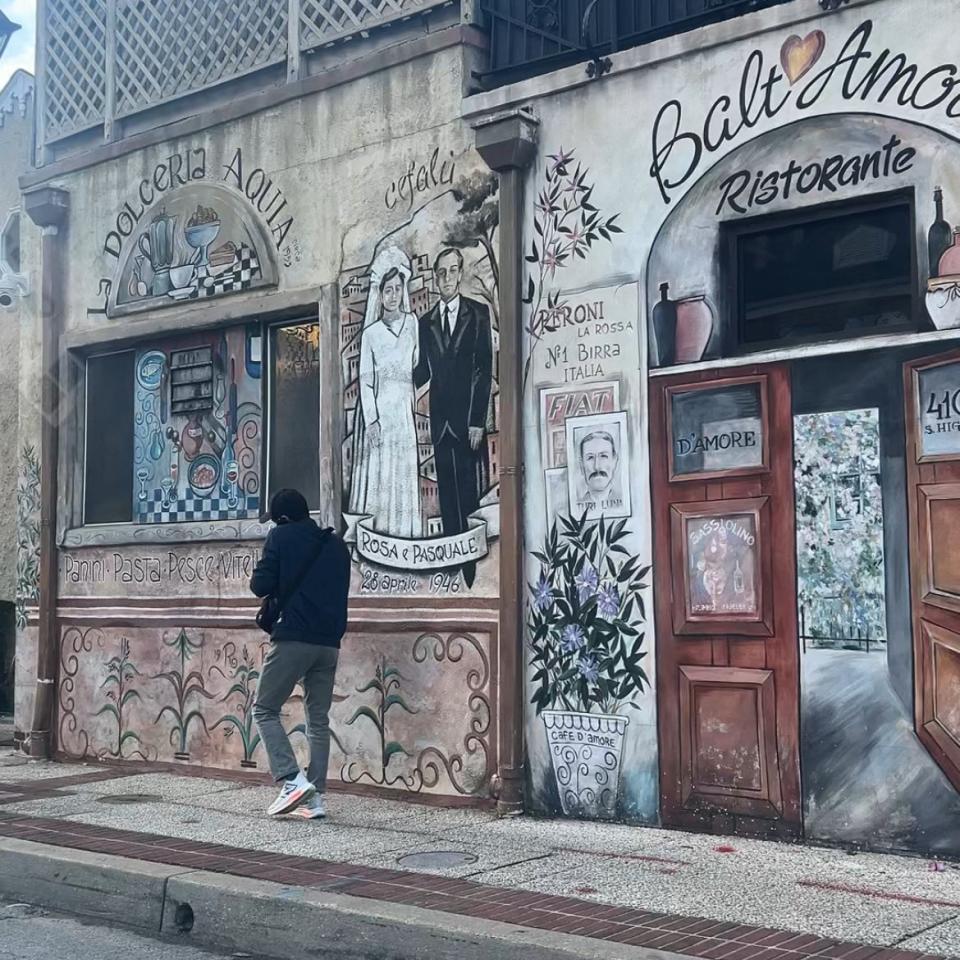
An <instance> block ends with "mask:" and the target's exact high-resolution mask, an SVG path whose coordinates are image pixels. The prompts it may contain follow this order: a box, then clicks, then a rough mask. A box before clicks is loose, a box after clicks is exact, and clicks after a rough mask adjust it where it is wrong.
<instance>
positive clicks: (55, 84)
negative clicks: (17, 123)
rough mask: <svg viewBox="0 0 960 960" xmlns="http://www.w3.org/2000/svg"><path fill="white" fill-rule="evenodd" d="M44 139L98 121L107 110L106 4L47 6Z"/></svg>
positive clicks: (68, 1)
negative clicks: (105, 109) (105, 108)
mask: <svg viewBox="0 0 960 960" xmlns="http://www.w3.org/2000/svg"><path fill="white" fill-rule="evenodd" d="M46 9H47V23H46V28H47V51H46V57H47V60H46V81H45V82H46V110H45V111H44V124H45V127H46V139H47V140H48V141H49V140H55V139H57V138H58V137H63V136H66V135H67V134H69V133H72V132H74V131H75V130H83V129H84V128H86V127H91V126H93V125H94V124H97V123H99V122H100V121H102V120H103V114H104V107H105V106H106V98H107V92H106V20H107V9H106V2H105V0H47V5H46Z"/></svg>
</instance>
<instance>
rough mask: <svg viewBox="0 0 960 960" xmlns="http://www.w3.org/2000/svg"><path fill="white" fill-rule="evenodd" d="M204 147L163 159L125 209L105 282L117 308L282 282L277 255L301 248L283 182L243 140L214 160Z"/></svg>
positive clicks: (105, 295) (111, 309)
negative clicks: (257, 162) (257, 161)
mask: <svg viewBox="0 0 960 960" xmlns="http://www.w3.org/2000/svg"><path fill="white" fill-rule="evenodd" d="M211 159H212V158H209V157H208V156H207V150H206V148H205V147H193V148H187V149H184V150H183V151H182V152H180V153H176V154H173V155H171V156H169V157H166V158H164V159H162V160H160V161H159V162H158V163H157V164H156V165H155V166H154V168H153V170H151V171H150V173H149V175H148V176H145V177H144V178H143V179H142V180H140V182H139V183H135V184H131V188H130V191H129V195H128V197H127V199H126V200H125V202H124V203H123V205H122V206H121V208H120V209H119V210H118V211H117V213H116V215H115V217H114V218H113V222H112V224H111V229H110V230H108V231H107V233H106V236H105V237H104V241H103V247H102V252H103V254H104V256H105V258H106V259H105V262H106V264H107V265H108V266H111V267H112V268H113V269H112V272H111V274H110V275H109V276H103V277H101V278H100V279H99V281H98V297H99V298H100V299H101V300H102V301H103V306H102V307H98V308H95V309H91V310H89V311H88V313H90V314H105V315H107V316H109V317H113V316H123V315H125V314H128V313H131V312H135V311H139V310H147V309H151V308H157V307H165V306H171V305H173V304H178V303H184V302H189V301H196V300H205V299H208V298H210V297H219V296H223V295H224V294H230V293H236V292H241V291H246V290H253V289H256V288H258V287H266V286H275V285H276V284H277V282H278V279H279V277H278V255H280V256H282V258H283V260H284V263H285V264H287V265H289V264H290V263H292V262H293V261H294V260H297V259H299V258H300V256H301V248H300V242H299V240H298V239H297V238H296V237H289V238H288V235H289V233H290V231H291V229H292V227H293V225H294V217H293V215H292V214H291V211H290V207H289V205H288V201H287V198H286V196H285V195H284V192H283V190H282V188H281V187H280V186H279V185H278V184H276V183H275V182H274V179H273V178H272V177H271V176H269V175H268V174H267V173H266V172H265V171H264V170H263V169H262V168H260V167H257V166H254V165H251V163H250V161H249V160H248V159H246V158H245V157H244V154H243V151H242V150H241V149H240V148H236V149H235V150H233V151H232V152H231V153H230V154H229V155H228V156H225V157H224V158H223V160H222V162H220V163H212V162H211Z"/></svg>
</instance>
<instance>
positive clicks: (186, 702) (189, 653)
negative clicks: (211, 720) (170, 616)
mask: <svg viewBox="0 0 960 960" xmlns="http://www.w3.org/2000/svg"><path fill="white" fill-rule="evenodd" d="M163 645H164V646H165V647H170V648H171V649H173V650H174V651H175V652H176V654H177V658H178V659H179V661H180V667H179V669H173V670H164V671H163V672H161V673H158V674H156V675H155V676H154V678H153V679H154V680H166V681H167V683H169V684H170V686H171V688H172V689H173V694H174V696H175V697H176V702H175V703H168V704H166V705H165V706H164V707H163V708H162V709H161V710H160V712H159V713H158V714H157V719H156V720H154V723H159V722H160V721H161V720H162V719H163V717H164V716H166V715H167V714H169V715H170V717H171V718H172V719H173V726H172V727H171V729H170V745H171V746H172V747H173V748H174V751H175V752H174V757H175V758H176V759H177V760H189V759H190V753H189V752H188V750H187V741H188V739H189V734H190V727H191V726H192V724H194V723H195V722H197V721H199V722H200V725H201V726H202V727H203V730H204V733H209V731H208V730H207V721H206V720H205V719H204V716H203V711H201V710H199V709H198V708H197V707H196V706H191V703H190V700H191V698H192V697H203V698H205V699H208V700H209V699H210V696H211V695H210V694H209V693H208V692H207V688H206V686H205V685H204V681H203V674H202V673H201V672H200V671H199V670H189V671H188V669H187V664H188V663H189V662H190V661H191V660H192V659H193V657H194V656H195V655H196V654H197V653H199V652H200V650H201V649H202V647H203V641H202V640H201V641H200V642H199V643H197V642H194V641H193V640H191V639H190V637H189V636H188V635H187V631H186V630H185V629H184V628H183V627H181V628H180V631H179V633H177V634H175V635H174V636H165V637H164V638H163Z"/></svg>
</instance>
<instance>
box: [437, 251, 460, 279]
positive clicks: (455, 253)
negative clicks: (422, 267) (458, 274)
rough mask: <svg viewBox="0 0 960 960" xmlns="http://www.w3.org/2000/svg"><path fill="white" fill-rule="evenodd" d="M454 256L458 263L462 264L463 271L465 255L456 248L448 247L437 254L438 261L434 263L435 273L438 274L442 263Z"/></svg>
mask: <svg viewBox="0 0 960 960" xmlns="http://www.w3.org/2000/svg"><path fill="white" fill-rule="evenodd" d="M451 253H452V254H453V255H454V256H455V257H456V258H457V263H458V264H460V269H461V271H462V270H463V254H462V253H461V252H460V251H459V250H458V249H457V248H456V247H447V248H446V249H445V250H441V251H440V252H439V253H438V254H437V259H436V260H434V261H433V272H434V273H436V272H437V267H439V266H440V261H441V260H442V259H443V258H444V257H446V256H449V255H450V254H451Z"/></svg>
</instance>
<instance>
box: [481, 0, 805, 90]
mask: <svg viewBox="0 0 960 960" xmlns="http://www.w3.org/2000/svg"><path fill="white" fill-rule="evenodd" d="M787 2H789V0H479V8H480V10H481V12H482V13H483V15H484V18H485V21H486V23H487V27H488V29H489V32H490V73H489V74H486V75H485V76H484V80H485V82H486V84H487V85H489V86H496V85H498V84H502V83H505V82H508V81H510V80H514V79H519V78H520V77H523V76H530V75H533V74H535V73H540V72H542V71H544V70H548V69H554V68H556V67H559V66H562V65H564V64H568V63H576V62H577V61H582V60H598V59H599V58H600V57H602V56H605V55H606V54H607V53H610V52H613V51H615V50H624V49H626V48H628V47H634V46H638V45H639V44H642V43H648V42H650V41H651V40H656V39H659V38H660V37H664V36H669V35H670V34H674V33H682V32H684V31H686V30H692V29H694V28H695V27H699V26H703V25H704V24H707V23H711V22H714V21H717V20H725V19H729V18H731V17H735V16H739V15H740V14H743V13H746V12H748V11H750V10H756V9H760V8H762V7H772V6H776V5H777V4H780V3H787Z"/></svg>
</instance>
